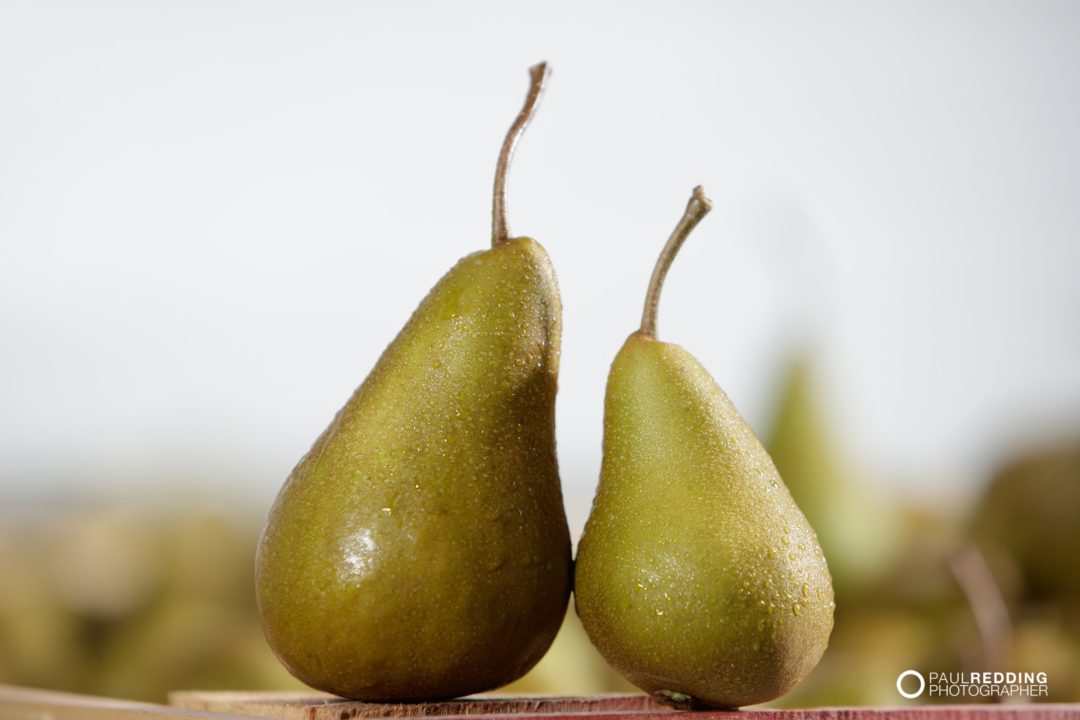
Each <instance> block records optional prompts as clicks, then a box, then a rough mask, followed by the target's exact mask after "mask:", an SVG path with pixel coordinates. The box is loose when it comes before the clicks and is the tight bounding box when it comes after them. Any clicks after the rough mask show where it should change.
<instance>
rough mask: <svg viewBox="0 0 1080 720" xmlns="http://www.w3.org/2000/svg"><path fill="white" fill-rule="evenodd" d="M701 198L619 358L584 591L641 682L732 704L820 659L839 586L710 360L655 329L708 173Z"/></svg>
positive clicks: (586, 540) (606, 636)
mask: <svg viewBox="0 0 1080 720" xmlns="http://www.w3.org/2000/svg"><path fill="white" fill-rule="evenodd" d="M695 203H696V204H697V205H696V208H695V212H696V213H697V216H696V217H695V218H692V220H691V221H689V222H688V221H687V220H686V218H684V222H682V223H680V227H679V228H677V229H676V234H678V233H682V237H681V238H678V242H675V243H674V244H673V243H672V242H671V241H669V246H668V248H666V254H668V257H667V259H666V261H665V260H664V258H663V256H662V260H661V263H660V264H658V272H657V273H654V284H653V287H654V288H655V289H656V292H652V291H650V300H649V302H648V303H647V307H646V320H645V321H644V322H643V323H642V330H641V331H639V332H635V333H633V334H632V335H630V337H629V338H628V339H627V340H626V343H625V344H624V345H623V347H622V349H621V350H620V351H619V353H618V355H617V356H616V358H615V361H614V363H613V364H612V366H611V372H610V375H609V377H608V384H607V391H606V397H605V404H604V450H603V462H602V466H601V472H600V483H599V487H598V490H597V495H596V498H595V500H594V502H593V507H592V512H591V514H590V516H589V519H588V522H587V524H586V527H585V532H584V535H583V536H582V539H581V543H580V545H579V548H578V556H577V566H576V571H575V604H576V608H577V612H578V614H579V616H580V617H581V621H582V624H583V625H584V627H585V629H586V631H587V632H588V634H589V637H590V639H591V640H592V642H593V643H594V644H595V645H596V647H597V649H598V650H599V651H600V653H601V654H602V655H603V656H604V657H605V658H606V659H607V661H608V662H609V663H611V665H612V666H613V667H614V668H615V669H617V670H618V671H619V672H621V673H622V674H623V675H625V676H626V678H627V679H629V680H630V681H631V682H633V683H634V684H635V685H637V686H639V687H641V688H642V689H644V690H646V691H648V692H650V693H652V694H653V695H654V696H655V697H656V698H657V699H659V700H661V701H662V702H665V703H667V704H671V705H675V706H679V707H724V708H734V707H740V706H743V705H752V704H755V703H761V702H766V701H768V700H772V699H774V698H776V697H779V696H780V695H782V694H784V693H785V692H787V691H788V690H790V689H791V688H792V687H794V686H795V684H796V683H798V682H799V681H800V680H801V679H802V678H803V677H804V676H806V675H807V674H808V673H809V672H810V670H811V669H813V667H814V666H815V665H816V664H817V662H818V660H819V659H820V658H821V655H822V653H824V651H825V648H826V645H827V644H828V638H829V633H830V632H831V630H832V623H833V608H834V602H833V590H832V582H831V578H830V575H829V569H828V566H827V565H826V562H825V558H824V556H823V555H822V551H821V547H820V545H819V544H818V540H817V537H816V535H815V534H814V530H813V529H812V528H811V527H810V525H809V523H808V522H807V521H806V518H805V517H804V516H803V514H802V512H800V510H799V508H798V507H797V506H796V505H795V503H794V501H793V500H792V498H791V495H790V493H789V492H788V490H787V488H786V487H785V486H784V483H783V482H782V480H781V479H780V476H779V474H778V473H777V471H776V468H775V467H774V465H773V463H772V461H771V460H770V458H769V455H768V453H767V452H766V451H765V449H764V448H763V447H762V445H761V443H760V442H759V441H758V439H757V437H755V435H754V433H753V431H752V430H751V429H750V427H749V426H748V425H747V424H746V422H745V421H744V420H743V418H742V417H741V416H740V414H739V412H738V411H737V410H736V409H735V407H734V405H733V404H732V403H731V401H730V400H729V399H728V397H727V395H726V394H725V393H724V391H723V390H722V389H721V388H720V387H719V385H717V383H716V381H715V380H714V379H713V378H712V376H711V375H709V373H708V372H707V371H706V370H705V368H704V367H702V365H701V364H700V363H699V362H698V361H697V360H696V359H695V358H694V357H693V356H692V355H691V354H690V353H689V352H687V351H686V350H684V349H683V348H681V347H679V346H678V345H674V344H671V343H666V342H661V341H659V340H657V339H656V338H655V316H656V304H657V302H658V297H659V290H658V288H659V284H658V283H656V282H655V279H656V278H657V277H659V280H660V282H662V280H663V277H664V275H665V274H666V271H667V267H666V265H669V264H670V260H671V257H673V256H674V253H675V252H677V250H678V246H679V244H681V242H682V240H683V239H685V235H686V234H688V233H689V230H690V229H692V227H693V226H694V225H695V224H696V223H697V221H699V220H700V218H701V217H703V216H704V214H705V212H707V211H708V204H707V203H708V201H707V200H706V199H705V198H704V195H702V194H701V193H700V189H698V190H696V191H695V199H692V200H691V207H694V205H695ZM690 209H691V208H690V207H688V215H689V213H690ZM675 239H676V238H675V236H674V235H673V240H675ZM672 248H673V249H672ZM665 262H666V265H665ZM662 265H663V267H661V266H662Z"/></svg>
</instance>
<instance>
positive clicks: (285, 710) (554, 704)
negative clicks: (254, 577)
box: [0, 685, 1080, 720]
mask: <svg viewBox="0 0 1080 720" xmlns="http://www.w3.org/2000/svg"><path fill="white" fill-rule="evenodd" d="M170 702H171V703H172V705H171V706H165V705H155V704H153V703H141V702H133V701H130V700H116V699H112V698H100V697H91V696H88V695H74V694H71V693H62V692H54V691H50V690H34V689H30V688H20V687H14V686H10V685H0V720H195V719H202V720H251V718H252V717H270V718H282V719H285V720H294V719H295V720H356V719H357V718H360V719H363V718H420V717H427V716H432V717H438V718H439V720H451V719H452V718H462V719H464V720H480V719H481V718H490V719H491V720H507V718H506V717H505V716H506V715H512V716H513V720H676V718H677V716H679V715H682V716H683V717H684V718H685V720H1080V704H1076V705H1051V704H1030V705H939V706H931V705H911V706H909V707H898V708H861V707H845V708H814V709H807V710H772V709H752V710H743V711H739V710H735V711H713V710H708V711H695V712H682V711H678V710H672V709H670V708H666V707H662V706H659V705H657V704H656V703H655V702H653V701H652V700H651V699H650V698H648V697H647V696H645V695H609V696H596V697H513V698H499V697H479V696H478V697H472V698H465V699H462V700H452V701H449V702H443V703H418V704H393V703H362V702H356V701H353V700H342V699H341V698H336V697H334V696H331V695H325V694H322V693H307V692H305V693H252V692H239V693H238V692H227V693H226V692H197V691H188V692H176V693H172V694H171V695H170ZM673 716H674V717H673Z"/></svg>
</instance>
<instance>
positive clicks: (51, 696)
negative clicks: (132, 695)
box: [0, 685, 251, 720]
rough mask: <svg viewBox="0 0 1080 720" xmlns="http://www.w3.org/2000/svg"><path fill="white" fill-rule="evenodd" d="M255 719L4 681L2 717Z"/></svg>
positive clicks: (40, 719) (23, 719) (0, 687)
mask: <svg viewBox="0 0 1080 720" xmlns="http://www.w3.org/2000/svg"><path fill="white" fill-rule="evenodd" d="M193 718H203V719H204V720H206V719H207V718H212V719H213V720H251V716H244V715H230V714H228V713H206V712H200V711H197V710H187V709H184V708H179V707H170V706H168V705H154V704H153V703H141V702H133V701H131V700H114V699H111V698H102V697H92V696H90V695H75V694H72V693H64V692H55V691H53V690H35V689H32V688H22V687H15V686H13V685H0V720H192V719H193Z"/></svg>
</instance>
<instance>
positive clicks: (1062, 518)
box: [0, 0, 1080, 705]
mask: <svg viewBox="0 0 1080 720" xmlns="http://www.w3.org/2000/svg"><path fill="white" fill-rule="evenodd" d="M541 59H547V60H549V61H550V62H551V64H552V66H553V68H554V75H553V78H552V81H551V83H550V87H549V90H548V93H547V96H546V98H545V101H544V104H543V106H542V107H541V110H540V113H539V115H538V117H537V119H536V121H535V123H534V124H533V126H532V127H531V129H530V131H529V132H528V133H527V134H526V136H525V138H524V140H523V141H522V143H521V145H520V147H519V151H518V155H517V159H516V163H515V166H514V168H513V170H512V172H511V176H510V185H509V189H508V195H509V197H508V208H509V215H510V222H511V226H512V229H513V230H514V231H516V232H517V233H518V234H528V235H531V236H533V237H535V238H537V239H539V240H540V241H541V242H542V243H543V244H544V245H545V246H546V248H547V250H548V252H549V253H550V255H551V257H552V260H553V262H554V264H555V267H556V269H557V271H558V275H559V281H560V285H561V290H562V295H563V301H564V305H565V318H564V322H565V332H564V338H563V356H562V373H561V379H560V383H561V385H560V396H559V407H558V441H559V457H560V464H561V469H562V476H563V487H564V492H565V496H566V502H567V511H568V514H569V518H570V524H571V528H572V531H573V533H574V535H575V538H576V536H577V535H578V534H580V531H581V528H582V526H583V525H584V522H585V518H586V516H587V513H588V509H589V503H590V501H591V498H592V493H593V491H594V489H595V484H596V479H597V475H598V471H599V463H600V439H601V414H602V400H603V391H604V382H605V378H606V373H607V367H608V364H609V363H610V361H611V359H612V358H613V357H614V354H615V352H616V351H617V349H618V348H619V346H620V344H621V343H622V341H623V339H624V338H625V336H626V335H627V334H628V333H629V332H630V331H632V330H633V329H634V328H635V326H636V324H637V322H638V318H639V314H640V308H641V304H642V301H643V298H644V292H645V286H646V284H647V281H648V277H649V273H650V271H651V268H652V264H653V262H654V260H655V257H656V255H657V253H658V251H659V249H660V247H661V245H662V244H663V242H664V240H665V239H666V237H667V234H668V233H669V232H670V230H671V227H672V226H673V225H674V223H675V221H676V219H677V218H678V215H679V213H680V212H681V211H682V208H683V206H684V204H685V201H686V198H687V196H688V194H689V191H690V188H691V187H692V186H693V185H695V184H697V183H702V184H704V186H705V188H706V190H707V191H708V193H709V195H710V196H711V197H712V198H713V200H714V201H715V204H716V210H715V211H714V212H713V214H712V215H710V217H709V218H708V219H707V220H706V221H705V222H704V223H703V224H702V226H701V227H700V228H699V230H698V231H697V232H696V234H695V236H694V238H693V239H692V240H691V241H690V242H689V243H688V244H687V246H686V248H685V249H684V251H683V253H682V255H681V257H680V259H679V260H678V261H677V262H676V263H675V265H674V267H673V269H672V271H671V274H670V276H669V279H668V282H667V286H666V290H665V294H664V302H663V307H662V311H661V318H660V334H661V337H663V338H664V339H666V340H670V341H674V342H678V343H680V344H683V345H684V346H686V347H687V348H688V349H690V350H691V351H692V352H693V353H694V354H695V355H696V356H697V357H698V358H699V359H700V360H701V361H702V363H703V364H704V365H705V366H706V367H707V368H709V369H710V371H711V372H712V373H713V375H714V376H715V377H716V378H717V380H718V381H719V382H720V384H721V385H722V386H724V387H725V389H726V390H727V392H728V393H729V394H730V396H731V397H732V399H733V400H734V401H735V403H736V405H737V406H738V407H739V408H740V410H741V411H742V412H743V414H744V415H745V416H746V417H747V419H748V420H749V421H750V423H751V424H752V425H753V427H754V428H755V430H756V431H757V432H758V434H759V435H760V436H761V437H762V438H763V440H765V441H766V443H767V445H768V447H769V449H770V451H771V452H772V453H773V455H774V459H775V460H776V463H777V465H778V466H779V468H780V470H781V472H782V474H783V476H784V478H785V480H786V481H787V483H788V485H789V486H790V488H791V491H792V493H793V494H794V495H795V497H796V499H797V501H798V502H799V503H800V505H801V506H802V507H803V509H804V511H805V512H806V514H807V516H808V517H809V519H810V521H811V523H812V524H813V525H814V527H815V528H816V529H817V531H818V533H819V536H820V538H821V541H822V544H823V546H824V548H825V552H826V556H827V558H828V560H829V564H830V567H831V569H832V572H833V575H834V579H835V583H836V590H837V616H836V627H835V630H834V633H833V638H832V642H831V645H830V648H829V651H828V652H827V653H826V655H825V658H824V660H823V661H822V663H821V665H820V666H819V667H818V668H817V669H816V670H815V671H814V673H813V674H812V675H811V676H810V677H809V678H808V680H807V681H806V682H804V683H803V684H802V685H801V686H799V688H797V689H796V690H795V691H794V692H793V693H792V694H790V695H788V696H786V697H785V698H782V699H781V700H780V701H779V703H778V704H781V705H812V704H832V703H865V704H897V703H899V702H901V701H902V699H901V698H900V697H899V696H898V695H897V693H896V689H895V682H896V677H897V675H898V674H899V673H900V672H901V671H903V670H905V669H908V668H915V669H919V670H923V671H924V672H927V671H955V670H1003V671H1004V670H1012V671H1031V672H1047V673H1048V675H1049V682H1048V685H1049V691H1050V697H1049V699H1051V700H1080V560H1078V558H1080V313H1078V310H1080V278H1078V268H1080V142H1078V140H1077V134H1076V128H1078V127H1080V73H1078V68H1080V5H1077V4H1076V3H1070V2H1065V1H1061V2H1049V1H1045V0H1042V1H1036V2H1027V3H1008V2H975V1H970V2H965V1H959V0H950V1H947V2H910V3H902V4H901V3H896V4H882V3H874V4H868V3H856V2H824V3H814V4H812V5H811V4H805V3H798V2H793V1H792V2H763V3H723V2H700V3H692V2H673V3H662V4H661V3H633V2H629V3H628V2H619V3H615V2H597V3H591V4H583V3H572V2H548V3H543V4H536V3H531V4H524V3H497V2H490V3H480V2H462V3H453V4H439V3H434V2H432V3H409V4H405V3H400V4H391V3H385V4H375V3H371V4H360V3H347V2H341V3H334V2H326V3H303V4H297V3H276V2H269V3H267V2H254V1H253V0H237V1H235V2H228V3H203V2H195V3H186V2H185V3H180V2H169V1H162V2H156V3H135V2H120V1H104V2H97V3H76V2H29V1H27V2H20V1H18V0H7V1H6V2H4V3H2V4H0V98H3V100H2V103H3V112H0V682H7V683H19V684H25V685H33V686H39V687H50V688H61V689H67V690H75V691H81V692H90V693H101V694H107V695H115V696H122V697H131V698H145V699H151V700H162V699H163V698H164V695H165V693H166V692H167V691H168V690H171V689H179V688H202V689H215V688H230V689H259V688H285V687H296V686H297V683H296V681H294V680H292V679H291V678H289V676H288V675H287V673H286V672H285V671H284V670H283V669H282V668H281V667H280V666H279V665H278V663H277V661H276V660H275V659H274V658H273V656H272V654H271V653H270V651H269V650H268V648H267V647H266V644H265V641H264V640H263V637H262V633H261V630H260V628H259V624H258V620H257V617H256V615H255V610H254V602H253V588H252V564H253V552H254V545H255V541H256V538H257V536H258V532H259V529H260V527H261V523H262V520H263V518H264V516H265V513H266V511H267V509H268V508H269V506H270V503H271V502H272V501H273V498H274V496H275V494H276V493H277V491H278V489H279V487H280V485H281V483H282V482H283V480H284V479H285V477H286V475H287V474H288V472H289V470H290V469H291V468H292V466H293V464H294V463H295V462H296V461H297V460H298V459H299V458H300V456H301V455H302V454H303V453H304V452H305V451H306V450H307V449H308V447H309V446H310V444H311V443H312V441H313V440H314V439H315V437H316V436H317V435H318V434H319V433H320V432H321V431H322V429H323V428H324V427H325V426H326V424H327V423H328V422H329V420H330V418H331V417H332V415H333V413H334V412H335V411H336V410H337V409H338V407H339V406H340V405H341V404H342V403H344V401H345V400H346V399H347V397H348V396H349V394H350V393H351V391H352V390H353V388H354V387H355V386H356V385H357V384H359V383H360V382H361V381H362V380H363V378H364V377H365V375H366V374H367V372H368V370H369V369H370V368H371V366H372V364H373V363H374V361H375V360H376V358H377V357H378V355H379V354H380V352H381V351H382V349H383V348H384V347H385V345H386V344H387V343H388V342H389V341H390V340H391V339H392V338H393V336H394V335H395V333H396V332H397V330H398V329H399V328H400V327H401V325H402V324H403V323H404V321H405V320H406V319H407V318H408V316H409V314H410V313H411V312H412V310H413V309H414V308H415V306H416V304H417V303H418V302H419V300H420V298H421V297H422V296H423V295H424V294H425V293H426V291H427V290H428V289H429V288H430V286H431V285H432V284H433V283H434V282H435V281H436V280H437V279H438V277H439V276H440V275H441V274H442V273H443V272H445V271H446V270H447V269H448V268H449V267H450V266H451V264H453V263H454V262H455V261H456V260H457V259H458V258H459V257H460V256H462V255H465V254H467V253H469V252H472V251H475V250H478V249H481V248H483V247H485V246H486V244H487V243H488V242H489V232H490V230H489V222H490V214H489V208H490V201H491V198H490V192H491V191H490V186H491V180H492V175H493V172H494V164H495V158H496V154H497V152H498V148H499V145H500V143H501V141H502V137H503V134H504V132H505V130H506V128H507V127H508V125H509V123H510V121H511V120H512V118H513V116H514V114H515V113H516V112H517V111H518V108H519V107H520V103H521V100H522V98H523V96H524V92H525V89H526V85H527V74H526V68H527V67H528V66H529V65H531V64H533V63H535V62H537V61H539V60H541ZM627 688H628V686H626V685H625V683H624V682H623V681H621V680H620V679H619V678H618V676H616V675H615V674H614V673H613V672H612V671H610V670H609V669H607V668H606V666H605V665H604V663H603V661H602V660H601V659H600V658H599V657H598V656H597V655H596V654H595V652H594V651H593V650H592V649H591V647H590V646H589V643H588V641H587V639H586V638H585V637H584V634H583V632H582V631H581V629H580V626H579V625H578V624H577V622H576V620H575V619H574V617H573V614H572V613H571V614H570V615H569V616H568V619H567V623H566V626H565V627H564V630H563V632H562V633H561V634H560V636H559V638H558V639H557V640H556V644H555V646H554V648H553V649H552V651H551V653H549V655H548V657H547V658H545V660H544V661H542V662H541V664H540V665H539V666H538V667H537V668H536V669H535V670H534V671H533V672H532V673H530V674H529V675H528V676H527V677H526V678H524V679H522V680H521V681H519V682H518V683H515V685H514V686H512V687H511V688H509V689H508V691H513V692H556V693H564V694H571V693H585V692H599V691H605V690H622V689H627ZM905 702H906V701H905Z"/></svg>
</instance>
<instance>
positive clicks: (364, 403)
mask: <svg viewBox="0 0 1080 720" xmlns="http://www.w3.org/2000/svg"><path fill="white" fill-rule="evenodd" d="M531 77H532V83H531V86H530V90H529V93H528V96H527V98H526V102H525V106H524V108H523V109H522V111H521V113H520V115H519V116H518V117H517V119H516V120H515V122H514V124H513V125H512V127H511V128H510V131H509V133H508V135H507V137H506V140H505V142H504V144H503V147H502V152H501V153H500V157H499V163H498V166H497V171H496V181H495V200H494V206H493V239H492V247H491V248H490V249H488V250H485V251H482V252H477V253H474V254H472V255H468V256H467V257H465V258H463V259H462V260H461V261H459V262H458V264H457V265H455V266H454V267H453V268H452V269H451V270H450V271H449V272H448V273H447V274H446V275H444V276H443V277H442V279H440V280H439V281H438V283H437V284H436V285H435V287H434V288H433V289H432V290H431V291H430V293H429V294H428V295H427V297H426V298H424V300H423V301H422V302H421V303H420V306H419V307H418V308H417V310H416V312H415V313H414V314H413V315H412V317H411V318H410V319H409V321H408V323H407V324H406V325H405V327H404V328H403V329H402V330H401V332H400V334H399V335H398V336H397V338H395V339H394V341H393V342H392V343H390V345H389V347H387V349H386V350H385V351H384V353H383V355H382V357H380V358H379V360H378V362H377V363H376V365H375V368H374V369H373V370H372V371H371V374H370V375H369V376H368V377H367V379H366V380H365V381H364V382H363V384H362V385H361V386H360V387H359V389H357V390H356V392H355V393H354V394H353V396H352V397H351V398H350V399H349V401H348V402H347V403H346V404H345V406H344V407H343V408H342V409H341V410H340V411H339V412H338V414H337V415H336V417H335V418H334V419H333V422H331V423H330V426H329V427H328V428H327V429H326V431H325V432H324V433H323V434H322V436H321V437H319V439H318V440H317V441H316V442H315V445H314V447H312V449H311V450H310V452H308V453H307V455H305V456H304V458H303V459H302V460H301V461H300V463H299V464H298V465H297V466H296V468H295V469H294V470H293V471H292V474H291V475H290V476H289V478H288V480H287V482H286V483H285V485H284V487H283V488H282V490H281V492H280V494H279V495H278V497H277V500H276V501H275V503H274V505H273V507H272V509H271V510H270V513H269V516H268V518H267V521H266V526H265V529H264V531H263V534H262V538H261V540H260V543H259V546H258V552H257V558H256V588H257V592H256V595H257V600H258V604H259V610H260V612H261V615H262V621H263V627H264V630H265V634H266V637H267V639H268V640H269V643H270V645H271V647H272V648H273V650H274V651H275V653H276V654H277V656H278V658H279V659H280V660H281V661H282V663H283V664H284V665H285V666H286V668H287V669H288V670H289V671H290V672H292V673H293V674H294V675H295V676H296V677H298V678H299V679H301V680H303V681H304V682H305V683H307V684H309V685H311V686H313V687H315V688H318V689H321V690H326V691H329V692H332V693H335V694H338V695H341V696H345V697H350V698H356V699H360V700H370V701H425V700H436V699H445V698H451V697H456V696H460V695H466V694H470V693H475V692H480V691H483V690H489V689H492V688H495V687H498V686H500V685H503V684H506V683H509V682H511V681H512V680H515V679H517V678H518V677H520V676H522V675H524V674H525V672H526V671H528V670H529V669H530V668H531V667H532V666H533V665H534V664H536V662H537V661H538V660H539V659H540V657H541V656H542V655H543V654H544V652H545V651H546V650H547V648H548V646H549V645H550V644H551V642H552V640H553V639H554V637H555V634H556V632H557V631H558V629H559V625H560V623H561V621H562V618H563V614H564V612H565V610H566V605H567V602H568V599H569V593H570V581H571V562H570V536H569V531H568V529H567V523H566V515H565V512H564V509H563V503H562V492H561V489H560V485H559V474H558V466H557V463H556V458H555V428H554V420H555V392H556V383H557V376H558V367H559V342H560V335H561V329H562V328H561V322H562V320H561V315H562V306H561V301H560V299H559V292H558V288H557V285H556V281H555V273H554V271H553V269H552V266H551V262H550V261H549V260H548V256H547V254H546V253H545V251H544V249H543V248H542V247H541V246H540V245H539V244H538V243H537V242H536V241H534V240H532V239H529V238H526V237H518V238H511V237H510V235H509V232H508V229H507V224H506V215H505V208H504V199H503V198H504V187H505V178H506V170H507V167H508V164H509V159H510V155H511V154H512V151H513V148H514V145H515V143H516V141H517V139H518V137H519V136H520V134H521V133H522V131H523V129H524V127H525V126H526V124H527V123H528V121H529V119H530V118H531V117H532V114H533V112H534V109H535V107H536V105H537V102H538V100H539V97H540V94H541V91H542V89H543V85H544V81H545V78H546V77H547V67H546V65H544V64H541V65H537V66H536V67H534V68H532V69H531Z"/></svg>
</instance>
